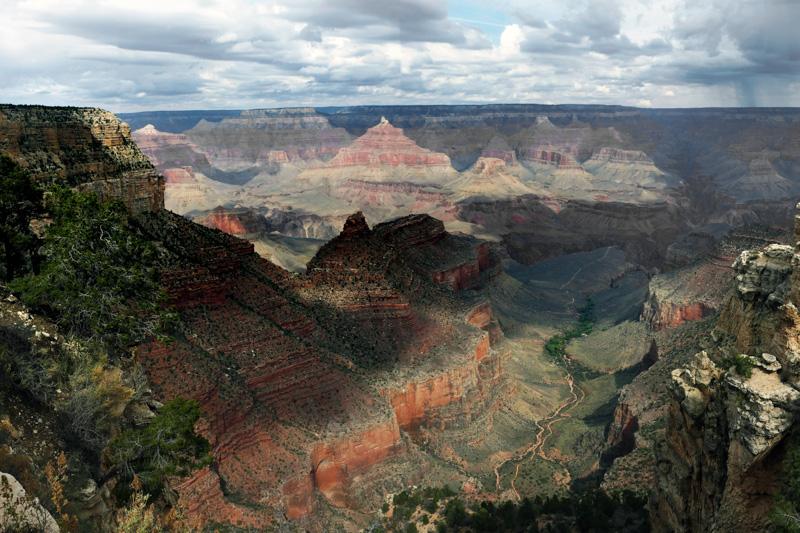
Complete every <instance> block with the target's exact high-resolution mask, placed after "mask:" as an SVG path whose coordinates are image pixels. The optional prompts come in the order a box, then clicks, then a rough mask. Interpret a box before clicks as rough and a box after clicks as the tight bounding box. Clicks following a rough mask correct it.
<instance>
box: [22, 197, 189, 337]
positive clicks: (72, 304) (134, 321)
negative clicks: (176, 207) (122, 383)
mask: <svg viewBox="0 0 800 533" xmlns="http://www.w3.org/2000/svg"><path fill="white" fill-rule="evenodd" d="M45 207H46V209H47V211H48V212H49V213H50V215H51V216H52V223H51V224H50V225H49V226H48V227H47V229H46V230H45V234H44V244H43V246H42V248H41V253H42V255H43V259H44V263H43V265H42V267H41V269H40V271H39V272H38V273H31V274H28V275H26V276H24V277H22V278H18V279H16V280H13V281H12V282H11V284H10V286H11V288H12V289H13V290H14V291H16V292H17V293H18V294H19V296H20V298H21V299H22V301H23V302H25V303H26V304H28V305H29V306H31V307H32V308H34V309H36V310H38V311H41V312H44V313H45V314H47V315H49V316H51V317H52V318H53V319H54V320H55V322H56V323H57V324H58V325H59V326H60V328H62V330H63V331H64V332H65V333H67V334H70V335H75V336H78V337H80V338H82V339H86V340H90V341H97V342H100V343H101V344H102V345H104V346H106V347H107V348H109V349H110V350H112V351H117V350H122V349H125V348H127V347H129V346H132V345H134V344H138V343H140V342H142V341H144V340H145V339H147V338H149V337H152V336H155V335H159V334H161V333H163V332H164V331H165V328H166V326H167V324H168V323H170V321H171V320H173V319H174V315H172V314H170V313H167V312H166V311H164V309H163V306H162V303H163V294H162V291H161V290H160V287H159V283H158V277H157V264H158V255H157V250H156V248H155V246H154V245H153V244H152V243H151V242H149V241H147V240H145V239H144V238H142V237H141V236H140V235H139V233H138V232H137V231H136V229H135V228H134V227H133V226H132V225H131V223H130V221H129V219H128V214H127V211H126V210H125V207H124V206H123V205H122V204H121V203H119V202H101V201H99V200H98V199H97V196H96V195H94V194H91V193H83V192H77V191H73V190H71V189H68V188H64V187H54V188H52V189H51V190H49V191H48V193H47V194H46V196H45Z"/></svg>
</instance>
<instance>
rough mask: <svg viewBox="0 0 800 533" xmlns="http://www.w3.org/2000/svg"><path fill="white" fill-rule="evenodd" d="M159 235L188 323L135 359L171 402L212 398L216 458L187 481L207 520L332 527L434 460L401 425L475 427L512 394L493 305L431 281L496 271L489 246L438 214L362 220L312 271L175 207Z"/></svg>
mask: <svg viewBox="0 0 800 533" xmlns="http://www.w3.org/2000/svg"><path fill="white" fill-rule="evenodd" d="M215 215H216V216H214V217H213V218H212V219H211V220H207V221H206V222H207V223H208V224H209V225H214V226H217V227H220V226H225V228H226V229H227V230H229V231H230V232H235V231H240V230H244V231H245V232H247V231H249V230H248V227H249V225H250V224H249V222H248V220H247V218H246V217H244V218H241V217H239V216H232V215H233V213H231V212H227V211H222V210H220V211H218V212H216V213H215ZM240 226H241V227H240ZM146 230H147V231H148V232H149V233H150V234H151V236H152V237H153V238H154V239H157V240H159V241H160V242H161V243H162V244H163V246H164V248H165V249H166V250H167V251H168V252H169V253H170V254H171V257H172V259H171V263H172V264H174V267H173V268H170V269H169V270H168V271H167V272H165V273H164V275H163V276H162V279H163V282H164V285H165V288H166V290H167V292H168V294H169V296H170V297H171V299H172V302H173V303H174V304H175V305H176V306H177V307H178V309H179V312H180V314H181V318H182V321H183V324H184V326H185V331H186V333H185V335H184V336H182V337H181V338H180V339H177V340H175V341H174V342H173V343H171V344H169V345H162V344H159V343H152V344H149V345H147V346H142V347H141V348H140V350H139V360H140V361H141V363H142V364H143V365H144V367H145V368H146V369H147V372H148V375H149V376H150V379H151V380H152V382H153V384H154V385H155V387H156V388H157V390H158V392H159V393H160V394H161V395H162V396H164V397H173V396H183V397H188V398H194V399H196V400H198V401H199V402H200V404H201V406H202V408H203V413H204V416H203V421H202V424H201V426H200V427H201V431H202V432H203V434H204V435H206V436H207V438H208V439H209V441H210V442H211V443H212V446H213V455H214V458H215V462H214V466H213V468H211V467H210V468H206V469H203V470H201V471H199V472H196V473H195V474H194V475H192V476H191V477H190V478H189V479H185V480H183V481H182V482H181V483H179V484H178V485H177V486H176V490H177V491H178V493H179V494H180V502H181V505H182V506H183V507H184V508H185V509H186V510H187V512H189V513H190V514H191V516H193V517H195V518H196V519H198V520H200V521H201V522H206V523H211V522H213V523H229V524H234V523H237V522H238V523H240V524H243V525H245V526H251V527H263V526H264V525H265V524H271V525H273V526H276V527H279V526H281V524H283V525H287V521H295V522H298V523H299V524H300V525H301V527H305V528H308V529H311V530H320V529H321V528H320V524H322V523H325V520H323V519H322V517H326V516H328V513H331V512H333V511H332V509H336V508H340V509H343V510H344V511H350V510H353V511H360V512H372V511H374V510H375V509H377V508H378V507H379V506H380V503H381V499H380V498H381V494H383V492H384V491H386V490H388V489H386V487H385V483H389V484H390V486H391V487H393V488H394V489H397V490H399V489H401V488H403V487H405V486H408V484H410V483H411V482H412V480H413V479H417V478H418V477H419V476H420V475H421V469H422V468H425V464H427V463H426V461H428V460H430V459H427V458H425V456H424V455H423V456H422V459H420V455H419V452H418V451H414V450H413V449H412V450H410V449H409V447H408V440H407V439H406V438H405V437H404V436H405V435H410V436H414V435H416V434H417V432H418V431H419V430H421V429H423V428H425V429H433V430H436V431H441V430H442V429H444V428H449V427H462V426H463V425H465V424H469V423H472V421H473V420H475V419H476V418H477V417H479V416H481V415H482V414H483V413H485V412H486V410H487V409H489V408H491V406H492V405H493V403H494V401H495V398H496V396H497V394H498V391H499V390H500V389H501V387H502V386H503V380H502V364H501V359H500V356H499V355H498V353H497V352H496V350H495V349H494V347H493V346H494V345H493V344H492V343H493V342H494V343H496V342H500V341H501V340H502V335H501V333H500V332H499V328H498V327H497V324H496V321H494V320H493V318H492V316H491V309H490V308H489V307H487V306H486V305H484V306H483V307H482V308H480V310H477V309H476V308H475V306H474V305H472V306H470V305H468V303H470V304H471V302H470V301H469V299H468V298H467V299H466V300H465V301H461V296H460V293H458V292H455V289H454V288H448V287H445V286H441V285H439V284H437V281H436V279H435V273H436V272H438V271H439V270H440V269H442V268H444V267H450V266H452V265H454V264H456V262H458V261H463V262H467V263H474V264H475V265H476V268H478V269H479V270H480V269H483V271H482V272H481V274H483V275H486V276H488V275H490V269H491V267H492V266H493V265H494V264H495V259H494V258H493V254H492V252H491V250H488V249H483V247H482V246H481V243H480V242H478V241H477V240H475V239H472V238H466V237H458V236H453V235H450V234H448V233H447V232H445V231H444V228H443V225H442V223H441V222H439V221H437V220H435V219H432V218H430V217H427V216H416V217H408V218H406V219H400V220H398V221H394V222H389V223H385V224H381V225H377V226H376V227H374V228H370V227H369V226H368V224H367V223H366V220H365V219H364V216H363V215H361V214H355V215H353V216H351V217H349V218H348V219H347V221H346V222H345V224H344V227H343V229H342V231H341V233H340V235H339V236H338V237H336V238H334V239H333V240H332V241H331V242H329V243H328V244H326V245H325V246H324V247H323V248H322V249H321V250H320V251H319V252H318V253H317V255H316V257H315V258H314V259H313V260H312V261H311V262H310V263H309V268H308V273H307V274H305V275H301V276H291V275H289V274H288V273H287V272H285V271H283V270H282V269H280V268H278V267H276V266H274V265H272V264H271V263H269V262H267V261H265V260H263V259H260V258H258V257H257V256H256V255H255V254H254V253H253V246H252V245H251V244H249V243H248V242H247V241H243V240H240V239H237V238H235V237H233V236H230V235H228V234H226V233H222V232H220V231H215V230H211V229H208V228H204V227H201V226H198V225H196V224H193V223H191V222H189V221H187V220H185V219H183V218H181V217H178V216H177V215H173V214H170V213H168V212H164V211H162V212H161V213H159V214H158V215H157V216H154V217H150V218H149V219H148V222H146ZM432 250H440V251H439V252H438V254H437V253H433V252H432ZM473 282H477V280H473ZM186 376H191V379H186ZM414 454H416V455H414ZM420 460H421V461H422V462H421V463H420ZM453 475H455V476H457V474H453ZM387 476H388V478H387ZM387 479H388V480H389V481H387ZM337 520H341V518H339V519H337ZM348 520H350V519H348ZM354 520H355V519H354ZM355 521H356V522H358V520H355Z"/></svg>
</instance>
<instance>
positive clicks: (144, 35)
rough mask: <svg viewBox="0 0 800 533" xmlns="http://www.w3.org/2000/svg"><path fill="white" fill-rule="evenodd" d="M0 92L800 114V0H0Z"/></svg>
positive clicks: (195, 104)
mask: <svg viewBox="0 0 800 533" xmlns="http://www.w3.org/2000/svg"><path fill="white" fill-rule="evenodd" d="M0 20H2V27H3V29H2V32H0V102H3V103H15V104H47V105H79V106H84V105H88V106H99V107H104V108H106V109H110V110H112V111H117V112H123V111H141V110H155V109H165V110H166V109H241V108H257V107H288V106H298V105H300V106H302V105H311V106H334V105H358V104H457V103H543V104H563V103H576V104H621V105H633V106H640V107H702V106H800V37H798V31H799V30H798V27H797V24H798V21H800V0H542V1H533V0H482V1H479V0H450V1H449V2H448V1H444V0H276V1H271V0H0Z"/></svg>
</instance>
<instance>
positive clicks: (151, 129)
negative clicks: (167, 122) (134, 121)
mask: <svg viewBox="0 0 800 533" xmlns="http://www.w3.org/2000/svg"><path fill="white" fill-rule="evenodd" d="M133 133H134V134H135V135H158V134H159V133H161V132H160V131H158V130H157V129H156V127H155V126H153V125H152V124H147V125H146V126H144V127H141V128H139V129H138V130H136V131H134V132H133Z"/></svg>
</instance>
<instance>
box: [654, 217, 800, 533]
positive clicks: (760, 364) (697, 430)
mask: <svg viewBox="0 0 800 533" xmlns="http://www.w3.org/2000/svg"><path fill="white" fill-rule="evenodd" d="M799 237H800V225H796V231H795V240H797V239H798V238H799ZM799 259H800V255H798V249H797V248H794V247H791V246H785V245H777V244H772V245H769V246H767V247H765V248H764V249H762V250H760V251H744V252H742V253H741V255H740V256H739V258H738V259H737V260H736V262H735V264H734V270H735V271H736V285H735V290H734V292H733V294H732V295H731V296H730V298H729V299H728V300H727V302H726V303H725V305H724V307H723V309H722V312H721V314H720V317H719V320H718V323H717V327H716V332H715V334H714V340H715V342H714V343H713V344H712V345H710V347H709V348H707V350H705V351H702V352H700V353H698V354H697V355H696V356H695V357H694V358H693V359H692V360H691V361H690V363H689V364H688V365H687V366H686V367H685V368H678V369H676V370H673V371H672V375H671V385H670V391H671V397H672V400H671V402H670V404H669V408H668V422H667V424H668V425H667V431H666V439H665V440H664V441H663V442H661V444H660V445H659V446H658V447H657V448H656V458H657V461H658V470H657V472H658V475H657V485H656V491H655V493H654V497H653V502H652V505H651V512H652V517H653V521H654V524H655V525H656V526H657V529H658V530H661V531H757V530H763V529H764V528H765V527H766V525H767V522H766V521H767V513H768V512H769V510H770V509H771V506H772V503H773V497H772V495H773V494H774V492H775V490H776V489H777V483H778V480H779V472H780V467H781V456H782V446H781V443H782V442H783V440H784V438H785V437H786V436H787V434H788V433H789V431H790V429H791V427H792V425H793V422H794V419H795V413H796V411H797V409H798V405H799V404H798V402H800V383H799V382H798V370H800V367H798V364H799V363H800V358H799V356H800V351H799V350H798V348H799V347H800V346H798V341H797V339H798V332H800V314H798V312H797V309H796V307H795V303H794V302H795V301H797V296H798V286H799V285H798V281H800V279H798V277H797V276H798V275H797V272H796V268H795V265H796V264H797V262H798V260H799ZM731 355H733V356H735V357H738V358H740V359H742V360H744V361H747V362H748V363H747V366H750V367H752V371H751V375H750V376H749V377H748V376H747V375H742V374H741V373H740V372H737V370H736V369H735V368H734V367H731V368H727V367H728V365H729V364H731V363H729V361H730V356H731Z"/></svg>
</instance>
